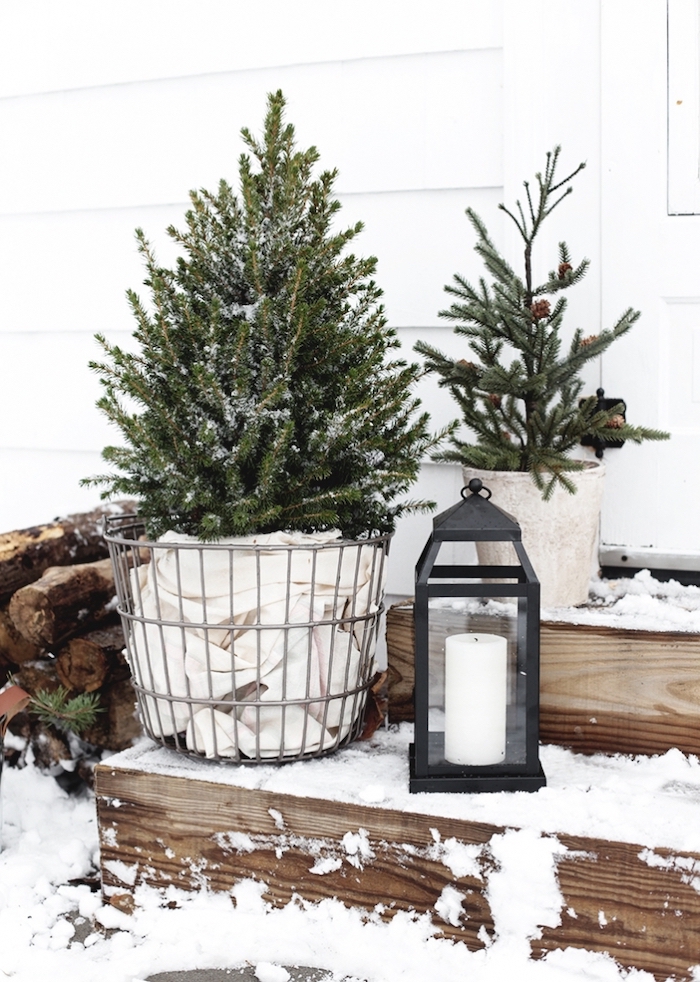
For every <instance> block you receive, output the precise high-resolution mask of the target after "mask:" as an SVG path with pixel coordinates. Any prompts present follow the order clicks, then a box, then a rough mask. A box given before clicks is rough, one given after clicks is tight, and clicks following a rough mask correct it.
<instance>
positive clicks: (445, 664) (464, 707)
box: [428, 542, 527, 774]
mask: <svg viewBox="0 0 700 982" xmlns="http://www.w3.org/2000/svg"><path fill="white" fill-rule="evenodd" d="M504 545H505V546H508V547H509V549H510V552H511V553H512V557H511V558H509V559H508V560H507V565H509V566H513V567H518V558H517V555H516V553H515V549H514V548H513V546H512V543H504ZM460 547H462V548H463V549H464V551H465V552H466V556H465V557H464V558H462V557H460V556H459V552H460ZM472 550H473V545H472V544H471V543H454V542H450V543H443V544H442V545H441V547H440V552H439V554H438V556H437V558H436V561H435V567H434V570H433V574H436V573H437V574H438V575H432V576H431V577H430V578H429V580H428V584H429V588H430V593H431V599H430V601H429V604H428V638H429V675H428V734H429V735H428V744H429V751H428V765H429V767H430V770H431V772H432V773H435V774H439V773H445V774H450V773H454V772H455V771H459V770H461V769H462V768H463V767H464V766H465V765H467V766H469V767H470V768H473V767H475V766H492V765H494V764H497V765H498V764H500V765H502V766H505V767H508V768H509V769H510V768H511V767H512V766H516V767H517V766H518V765H521V766H524V765H525V764H526V761H527V745H526V725H525V724H526V700H525V698H524V692H523V687H524V680H525V676H524V671H525V661H526V638H527V631H526V601H525V598H524V597H517V596H513V595H512V592H511V593H510V595H509V590H510V591H512V586H513V585H514V584H517V583H518V579H517V578H516V577H512V576H511V577H506V576H495V575H494V576H491V575H484V576H483V578H482V577H481V576H478V577H477V576H474V577H470V576H457V575H454V574H455V573H456V572H458V571H459V572H460V573H461V572H467V571H468V572H471V570H468V565H471V564H473V562H474V561H473V559H472V558H471V555H469V553H470V552H471V551H472ZM443 555H445V556H447V557H448V558H449V563H446V564H444V565H443ZM470 561H471V562H470ZM465 566H466V567H467V569H465ZM479 569H480V572H483V573H487V570H486V569H484V568H483V567H480V568H479ZM441 570H444V571H445V573H448V571H449V575H439V574H440V571H441ZM473 571H474V572H476V567H475V568H474V570H473ZM514 572H515V570H514ZM484 584H488V592H489V594H493V593H494V592H495V593H496V594H497V595H491V596H483V595H482V594H483V593H484V592H485V591H484ZM445 587H447V588H448V589H449V593H451V594H452V593H453V591H454V589H455V588H456V589H457V590H459V591H460V593H464V594H470V595H467V596H464V595H462V596H454V595H452V596H440V595H439V594H440V592H441V590H442V589H443V588H445ZM494 587H497V590H495V591H494ZM445 592H448V591H447V590H446V591H445ZM473 639H476V640H473ZM491 639H494V640H491ZM498 639H503V642H502V644H500V642H499V640H498ZM446 676H447V678H448V679H449V683H450V685H449V688H450V692H449V694H448V693H446V689H445V681H446ZM501 727H502V733H503V735H502V750H499V745H500V742H501V737H500V735H499V729H500V728H501ZM446 739H447V751H446ZM455 758H456V759H455Z"/></svg>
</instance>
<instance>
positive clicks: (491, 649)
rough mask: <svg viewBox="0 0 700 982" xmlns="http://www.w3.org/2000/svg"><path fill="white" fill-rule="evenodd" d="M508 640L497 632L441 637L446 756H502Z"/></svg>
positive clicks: (463, 760)
mask: <svg viewBox="0 0 700 982" xmlns="http://www.w3.org/2000/svg"><path fill="white" fill-rule="evenodd" d="M507 692H508V642H507V641H506V639H505V638H502V637H500V635H498V634H451V635H448V637H447V638H446V639H445V760H448V761H449V762H450V763H452V764H474V765H480V764H499V763H501V762H502V761H503V760H504V759H505V755H506V700H507Z"/></svg>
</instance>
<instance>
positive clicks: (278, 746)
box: [105, 515, 391, 763]
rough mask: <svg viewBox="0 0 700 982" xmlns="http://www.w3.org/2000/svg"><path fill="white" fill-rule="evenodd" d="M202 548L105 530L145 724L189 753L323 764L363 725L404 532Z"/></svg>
mask: <svg viewBox="0 0 700 982" xmlns="http://www.w3.org/2000/svg"><path fill="white" fill-rule="evenodd" d="M319 538H321V537H316V536H306V535H301V534H298V533H290V534H289V535H285V534H283V533H272V534H271V535H269V536H267V535H260V536H251V537H250V539H245V540H243V539H237V540H233V541H226V542H217V543H202V542H199V541H196V540H194V539H190V538H188V537H187V536H175V535H174V534H173V533H168V534H166V535H165V536H164V537H163V539H162V540H160V541H158V542H150V541H148V540H146V538H145V528H144V525H143V523H142V522H140V521H139V519H138V518H137V517H136V516H134V515H119V516H114V517H110V518H108V519H107V520H106V523H105V539H106V541H107V544H108V547H109V552H110V557H111V560H112V566H113V568H114V575H115V581H116V588H117V600H118V610H119V613H120V615H121V620H122V625H123V628H124V636H125V639H126V650H127V657H128V660H129V665H130V668H131V672H132V676H133V681H134V687H135V689H136V694H137V698H138V703H139V710H140V714H141V718H142V722H143V725H144V728H145V730H146V732H147V733H148V735H149V736H150V737H151V738H152V739H154V740H156V741H157V742H159V743H162V744H164V745H165V746H168V747H171V748H173V749H174V750H176V751H178V752H179V753H182V754H187V755H189V756H194V757H206V758H209V759H214V760H221V761H230V762H238V763H241V762H245V763H273V762H285V761H291V760H300V759H303V758H308V757H320V756H323V755H325V754H328V753H332V752H333V751H335V750H337V749H338V748H339V747H341V746H344V745H345V744H347V743H350V742H351V741H353V740H354V739H356V738H357V737H358V736H359V734H360V732H361V730H362V725H363V715H364V708H365V702H366V698H367V690H368V689H369V687H370V686H371V684H372V680H373V676H374V670H375V669H374V650H375V647H376V639H377V634H378V627H379V620H380V617H381V615H382V613H383V611H384V606H383V589H384V574H385V564H386V557H387V553H388V548H389V541H390V539H391V535H382V536H375V537H373V538H368V539H364V540H358V541H349V540H342V539H331V540H330V541H319Z"/></svg>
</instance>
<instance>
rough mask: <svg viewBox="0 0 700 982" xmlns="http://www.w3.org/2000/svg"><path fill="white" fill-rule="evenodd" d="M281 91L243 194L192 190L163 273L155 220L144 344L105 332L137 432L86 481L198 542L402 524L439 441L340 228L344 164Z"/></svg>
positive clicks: (142, 309)
mask: <svg viewBox="0 0 700 982" xmlns="http://www.w3.org/2000/svg"><path fill="white" fill-rule="evenodd" d="M284 106H285V100H284V97H283V95H282V93H281V92H277V93H275V94H272V95H270V96H269V97H268V110H267V115H266V119H265V126H264V135H263V138H262V140H261V141H260V142H259V141H258V140H256V139H255V138H254V137H253V135H252V134H251V133H250V132H249V131H248V130H247V129H244V130H243V131H242V135H243V139H244V141H245V143H246V145H247V147H248V149H249V151H250V154H245V153H244V154H243V155H242V156H241V158H240V164H239V173H240V197H237V196H236V195H235V194H234V192H233V190H232V188H231V186H230V185H229V184H227V183H226V182H225V181H221V182H220V184H219V188H218V191H217V193H210V192H208V191H204V190H202V191H199V192H192V193H191V195H190V198H191V203H192V206H191V209H190V210H189V211H188V212H187V214H186V228H185V230H184V231H178V230H177V229H175V228H173V227H170V228H169V229H168V234H169V235H170V236H171V237H172V239H174V240H175V242H177V243H178V245H179V247H180V248H181V256H180V258H178V260H177V264H176V267H175V268H174V269H164V268H162V267H161V266H159V265H158V264H157V262H156V258H155V255H154V253H153V250H152V249H151V247H150V245H149V243H148V242H147V240H146V238H145V236H144V234H143V232H142V231H141V230H137V238H138V243H139V250H140V252H141V253H142V255H143V257H144V259H145V264H146V269H147V273H148V277H147V279H146V280H145V281H144V282H145V284H146V285H147V286H148V287H149V288H150V293H151V304H150V305H149V306H146V305H145V304H144V303H142V301H141V300H140V298H139V297H138V296H137V294H136V293H134V292H132V291H130V292H129V293H128V297H129V302H130V305H131V308H132V310H133V313H134V316H135V318H136V321H137V328H136V330H135V332H134V337H135V339H136V341H137V342H138V350H137V351H136V352H135V353H133V352H129V351H126V350H123V349H122V348H120V347H118V346H116V345H112V344H109V343H108V342H107V341H106V339H105V338H104V337H102V336H100V335H98V341H99V343H100V344H101V346H102V348H103V349H104V353H105V360H104V361H103V362H101V363H92V365H91V367H92V368H93V369H95V370H96V371H97V372H98V373H99V375H100V379H101V382H102V384H103V386H104V390H105V391H104V393H103V395H102V397H101V399H100V400H99V402H98V406H99V407H100V409H101V410H102V411H103V412H104V413H105V414H106V415H107V416H108V418H109V419H110V420H111V421H112V423H114V424H115V425H116V426H117V427H118V429H119V430H120V431H121V433H122V435H123V438H124V445H123V446H110V447H107V448H106V449H105V450H104V452H103V457H104V459H105V460H106V461H107V462H108V463H110V464H111V465H113V466H114V467H115V468H116V472H114V473H110V474H105V475H101V476H98V477H94V478H89V479H87V482H86V483H92V484H106V485H107V490H106V491H105V493H104V494H103V497H107V496H111V495H114V494H124V495H128V496H135V497H136V498H138V499H139V500H140V502H141V510H142V515H143V517H144V518H145V520H146V523H147V527H148V531H149V534H150V535H152V536H158V535H161V534H162V533H163V532H165V531H166V530H167V529H174V530H175V531H178V532H184V533H189V534H191V535H194V536H197V537H198V538H200V539H202V540H212V539H216V538H219V537H222V536H230V535H243V534H249V533H254V532H266V531H272V530H275V529H287V530H301V531H315V530H322V529H329V528H339V529H341V530H342V532H343V533H344V535H346V536H358V535H362V534H366V533H369V532H371V531H382V532H384V531H390V530H391V529H392V528H393V526H394V523H395V520H396V517H397V516H398V515H400V514H401V513H402V512H404V511H406V510H409V509H415V508H418V507H423V506H424V505H425V503H422V502H410V501H397V496H398V495H401V494H403V493H404V492H405V491H406V489H407V488H408V487H409V486H410V485H411V484H412V482H413V481H414V480H415V478H416V477H417V473H418V468H419V464H420V459H421V457H422V456H423V454H424V453H425V452H426V451H427V450H428V449H429V448H430V447H432V446H433V445H434V443H435V440H434V439H433V438H432V437H431V436H430V434H429V432H428V417H427V414H425V413H423V414H416V409H417V407H418V401H417V399H416V398H415V397H414V396H413V395H412V393H411V390H412V387H413V385H414V383H415V382H416V380H417V378H418V377H419V375H420V372H421V370H420V369H419V367H418V366H417V365H414V364H406V362H404V361H402V360H397V359H396V358H389V357H388V355H389V352H390V351H391V349H393V348H396V347H397V346H398V341H397V339H396V337H395V332H394V331H392V330H390V329H389V328H388V327H387V324H386V318H385V316H384V311H383V308H382V306H381V305H380V304H379V298H380V296H381V291H380V289H379V288H378V287H377V285H376V284H375V282H374V280H373V279H372V276H373V274H374V272H375V266H376V260H375V259H374V258H369V259H361V258H357V257H356V256H355V255H353V254H351V253H348V252H347V251H346V247H347V246H348V244H349V243H350V242H351V241H352V239H354V238H355V236H356V235H357V234H358V233H359V232H360V230H361V228H362V225H361V223H358V224H356V225H355V226H353V227H352V228H349V229H346V230H345V231H335V230H334V229H333V227H332V226H333V220H334V216H335V215H336V212H337V211H338V209H339V208H340V204H339V202H338V201H337V200H336V199H334V198H333V196H332V188H333V183H334V180H335V177H336V171H324V172H323V173H321V174H320V175H319V176H318V177H317V178H314V177H313V176H312V170H313V167H314V165H315V164H316V162H317V160H318V153H317V151H316V149H315V148H314V147H311V148H310V149H308V150H305V151H299V150H297V149H295V142H294V128H293V127H292V126H291V125H288V124H286V123H285V122H284V119H283V116H284Z"/></svg>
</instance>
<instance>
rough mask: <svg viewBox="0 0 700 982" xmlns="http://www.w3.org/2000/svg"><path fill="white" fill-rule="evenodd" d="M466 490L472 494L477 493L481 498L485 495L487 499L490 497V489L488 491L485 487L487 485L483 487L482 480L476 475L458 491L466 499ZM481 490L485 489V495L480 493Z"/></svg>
mask: <svg viewBox="0 0 700 982" xmlns="http://www.w3.org/2000/svg"><path fill="white" fill-rule="evenodd" d="M467 491H471V493H472V494H478V495H479V497H482V498H483V497H485V498H486V500H487V501H488V500H489V499H490V497H491V491H490V489H489V488H487V487H484V484H483V482H482V481H480V480H479V478H478V477H473V478H472V479H471V481H470V482H469V484H468V485H467V486H466V488H462V490H461V491H460V492H459V493H460V495H461V496H462V497H463V498H465V499H466V497H467ZM482 491H485V492H486V494H485V495H482V494H481V492H482Z"/></svg>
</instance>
